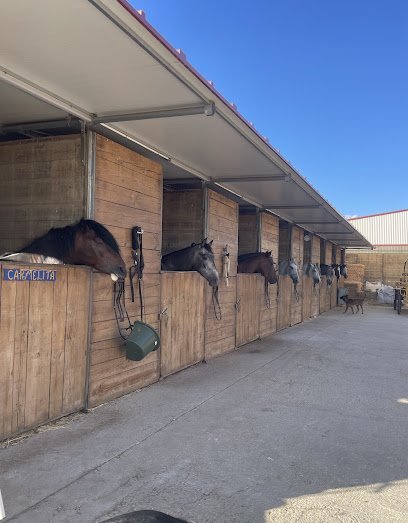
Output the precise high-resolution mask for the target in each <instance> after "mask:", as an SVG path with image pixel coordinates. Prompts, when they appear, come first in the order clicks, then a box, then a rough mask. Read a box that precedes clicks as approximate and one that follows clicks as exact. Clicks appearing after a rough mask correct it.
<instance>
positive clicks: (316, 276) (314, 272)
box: [303, 263, 322, 287]
mask: <svg viewBox="0 0 408 523" xmlns="http://www.w3.org/2000/svg"><path fill="white" fill-rule="evenodd" d="M303 270H304V273H305V275H306V276H311V277H312V280H313V287H316V285H317V284H318V283H320V282H321V281H322V279H321V277H320V272H319V267H318V266H317V264H316V263H305V265H304V267H303Z"/></svg>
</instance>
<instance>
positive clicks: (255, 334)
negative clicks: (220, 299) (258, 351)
mask: <svg viewBox="0 0 408 523" xmlns="http://www.w3.org/2000/svg"><path fill="white" fill-rule="evenodd" d="M261 285H263V277H262V276H260V275H258V274H237V323H236V346H237V347H240V346H241V345H245V343H249V342H250V341H253V340H256V339H258V338H259V317H260V310H261V301H260V292H259V288H260V286H261Z"/></svg>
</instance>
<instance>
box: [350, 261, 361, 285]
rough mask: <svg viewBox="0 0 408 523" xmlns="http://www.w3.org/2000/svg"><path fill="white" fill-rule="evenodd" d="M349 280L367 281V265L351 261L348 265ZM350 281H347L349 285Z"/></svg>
mask: <svg viewBox="0 0 408 523" xmlns="http://www.w3.org/2000/svg"><path fill="white" fill-rule="evenodd" d="M347 272H348V280H350V281H352V282H361V283H362V284H363V283H364V281H365V265H363V264H362V263H351V264H349V265H347ZM347 283H348V282H346V285H347Z"/></svg>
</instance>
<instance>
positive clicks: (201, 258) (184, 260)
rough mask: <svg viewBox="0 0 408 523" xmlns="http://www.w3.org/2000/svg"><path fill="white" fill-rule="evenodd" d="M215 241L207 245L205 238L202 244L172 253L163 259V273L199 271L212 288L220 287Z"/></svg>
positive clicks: (194, 244) (193, 244) (192, 245)
mask: <svg viewBox="0 0 408 523" xmlns="http://www.w3.org/2000/svg"><path fill="white" fill-rule="evenodd" d="M212 243H213V241H212V240H211V241H210V243H207V238H205V239H204V240H203V241H201V242H200V243H192V244H191V245H190V247H186V248H185V249H180V250H178V251H174V252H170V253H169V254H166V255H165V256H163V257H162V260H161V268H162V271H197V272H198V273H200V274H201V276H203V277H204V278H205V279H206V280H207V281H208V283H209V284H210V286H211V287H218V283H219V280H220V278H219V275H218V271H217V268H216V266H215V261H214V253H213V250H212V247H211V245H212Z"/></svg>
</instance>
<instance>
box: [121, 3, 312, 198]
mask: <svg viewBox="0 0 408 523" xmlns="http://www.w3.org/2000/svg"><path fill="white" fill-rule="evenodd" d="M116 1H117V2H118V3H119V4H120V5H121V6H122V7H124V8H125V9H126V11H128V12H129V13H130V14H131V15H132V16H133V17H134V18H136V19H137V21H138V22H140V23H141V24H142V25H143V26H144V27H145V28H146V29H147V30H148V31H149V32H150V33H151V34H152V35H153V36H154V37H155V38H156V39H157V40H159V42H161V43H162V44H163V45H164V46H165V47H166V48H167V49H168V50H169V51H170V52H171V53H172V54H173V55H174V56H175V57H176V58H177V59H178V60H179V61H180V62H181V63H182V64H183V65H184V66H185V67H187V69H188V70H189V71H190V72H191V73H193V74H194V76H195V77H196V78H198V79H199V80H200V81H201V82H202V83H203V84H204V85H205V86H206V87H207V88H208V89H210V90H211V91H212V92H213V93H214V95H215V96H216V97H217V98H219V99H220V100H221V101H222V102H224V103H225V105H227V106H228V107H229V108H230V109H231V111H233V112H234V113H235V114H236V115H237V116H238V118H239V119H240V120H241V121H242V122H243V123H244V124H245V125H247V126H248V127H249V128H250V129H251V131H253V132H254V133H255V134H256V135H257V136H258V137H259V138H260V139H261V140H262V141H263V142H264V143H265V144H266V145H267V146H268V147H269V148H270V149H271V150H272V151H273V152H274V153H275V154H277V155H278V156H279V158H281V159H282V160H283V161H284V162H285V163H286V164H287V165H288V166H289V167H290V168H291V169H293V170H294V171H295V172H296V173H297V174H298V175H299V176H300V177H301V178H303V179H305V178H304V176H302V175H301V174H300V173H298V172H297V170H296V169H295V168H294V167H293V165H292V164H291V163H290V161H289V160H287V159H286V158H284V157H283V156H282V154H281V153H280V152H279V151H278V150H277V149H275V147H273V145H271V143H269V140H268V139H267V138H265V137H264V136H262V134H260V133H259V132H258V131H257V130H256V129H255V127H254V126H253V124H251V122H249V121H248V120H247V119H246V118H245V117H244V116H242V114H240V113H239V112H238V111H237V109H236V106H235V105H234V104H231V103H230V102H229V101H228V100H227V99H226V98H224V97H223V95H222V94H221V93H220V92H218V91H217V90H216V89H215V88H214V86H213V85H211V83H210V82H209V81H208V80H206V79H205V78H204V77H203V76H202V75H201V74H200V73H199V72H198V71H197V69H195V68H194V67H193V66H192V65H191V64H190V63H189V62H188V61H187V59H186V56H185V54H184V53H183V52H181V53H179V52H178V51H177V49H175V48H174V47H173V46H172V45H171V44H170V43H169V42H168V41H167V40H166V39H165V38H163V36H162V35H161V34H160V33H159V32H158V31H156V29H155V28H154V27H153V26H152V25H151V24H149V22H148V21H147V20H146V18H145V16H143V15H141V14H140V13H139V12H138V11H137V10H136V9H135V8H134V7H133V6H132V5H130V4H129V2H127V0H116ZM309 185H310V184H309ZM311 187H312V186H311ZM312 188H313V187H312ZM314 190H315V191H316V189H314ZM316 192H317V191H316ZM318 194H320V193H318Z"/></svg>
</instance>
